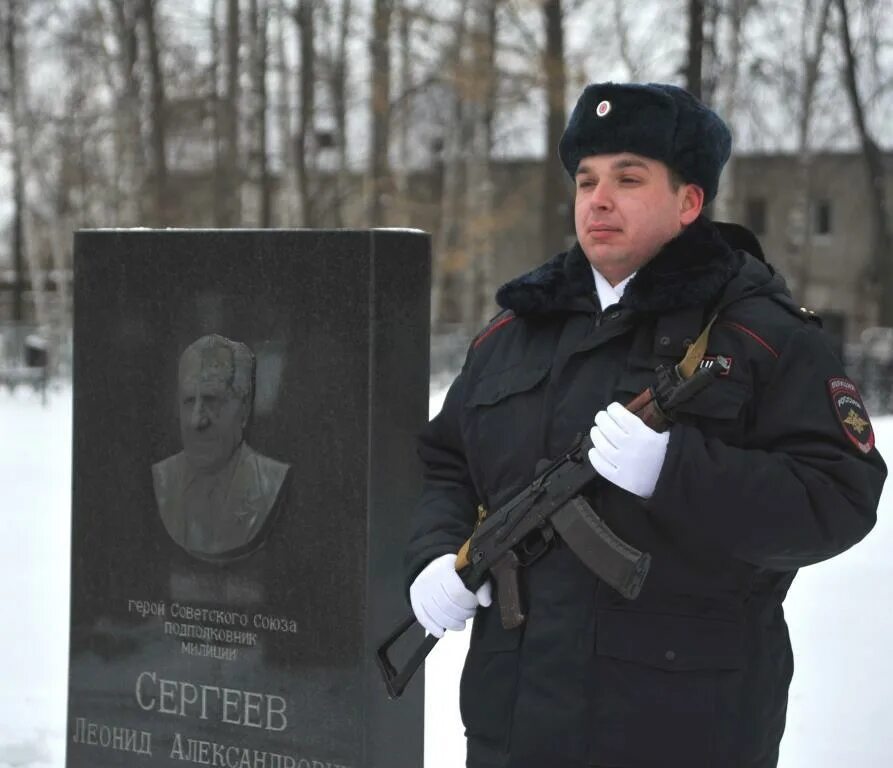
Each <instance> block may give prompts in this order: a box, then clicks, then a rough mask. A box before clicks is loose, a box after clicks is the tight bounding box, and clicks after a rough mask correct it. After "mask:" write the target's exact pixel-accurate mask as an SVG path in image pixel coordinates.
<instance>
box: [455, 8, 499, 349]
mask: <svg viewBox="0 0 893 768" xmlns="http://www.w3.org/2000/svg"><path fill="white" fill-rule="evenodd" d="M499 2H500V0H486V1H485V0H480V2H478V3H477V4H476V6H475V10H474V12H473V14H472V18H471V34H470V36H469V38H470V43H471V50H472V53H471V69H472V72H473V74H474V77H473V79H472V80H471V82H470V83H469V91H468V102H469V103H468V120H469V125H470V141H469V146H468V152H467V171H466V179H467V183H468V191H467V195H466V212H465V217H466V221H467V226H468V228H469V237H468V250H469V256H470V260H471V261H470V264H469V267H468V268H467V269H466V270H465V273H466V286H465V291H464V295H465V297H466V306H465V308H464V311H463V317H464V318H465V320H466V322H467V323H468V325H469V328H470V330H471V331H472V332H473V331H474V329H475V328H478V327H480V325H481V324H482V323H485V322H486V321H487V319H488V317H489V315H490V314H492V311H491V306H492V305H491V301H492V296H493V294H494V293H495V292H496V286H495V285H494V263H493V262H494V259H495V253H494V250H495V243H494V237H493V235H494V227H495V221H494V210H493V209H494V201H493V192H494V190H493V178H492V174H491V168H490V160H491V157H490V155H491V153H492V148H493V110H494V106H493V105H494V103H495V101H496V60H495V57H496V10H497V7H498V5H499Z"/></svg>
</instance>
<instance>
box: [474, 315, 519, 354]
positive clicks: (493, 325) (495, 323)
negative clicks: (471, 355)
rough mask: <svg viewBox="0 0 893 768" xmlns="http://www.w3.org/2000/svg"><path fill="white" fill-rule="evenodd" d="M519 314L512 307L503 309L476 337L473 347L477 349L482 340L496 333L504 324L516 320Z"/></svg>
mask: <svg viewBox="0 0 893 768" xmlns="http://www.w3.org/2000/svg"><path fill="white" fill-rule="evenodd" d="M516 317H517V315H516V314H515V313H514V312H512V311H511V310H510V309H506V310H503V311H502V312H500V313H499V314H498V315H496V317H494V318H493V319H492V320H491V321H490V322H489V323H488V324H487V326H486V327H485V328H484V330H482V331H481V332H480V333H479V334H478V335H477V336H476V337H475V339H474V341H473V342H472V344H471V346H472V349H477V348H478V346H479V345H480V344H481V342H482V341H483V340H484V339H486V338H487V337H488V336H489V335H490V334H491V333H495V332H496V331H498V330H499V329H500V328H502V327H503V326H504V325H507V324H508V323H510V322H511V321H512V320H514V319H515V318H516Z"/></svg>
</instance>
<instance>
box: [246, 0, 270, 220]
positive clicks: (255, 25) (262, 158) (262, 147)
mask: <svg viewBox="0 0 893 768" xmlns="http://www.w3.org/2000/svg"><path fill="white" fill-rule="evenodd" d="M248 18H249V21H250V24H249V26H250V33H251V97H252V98H251V101H252V110H251V136H252V138H253V140H254V142H253V147H252V157H251V165H252V176H253V180H254V182H255V185H256V186H257V191H258V198H259V203H260V205H259V206H258V225H259V226H261V227H264V228H266V227H269V226H270V225H271V223H272V182H271V178H270V168H269V162H268V157H267V52H268V44H267V27H268V20H269V8H268V7H267V3H266V2H265V0H249V6H248Z"/></svg>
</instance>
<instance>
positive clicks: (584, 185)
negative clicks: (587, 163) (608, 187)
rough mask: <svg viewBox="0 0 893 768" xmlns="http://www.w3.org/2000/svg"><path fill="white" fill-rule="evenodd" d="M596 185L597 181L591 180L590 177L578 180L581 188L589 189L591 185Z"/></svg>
mask: <svg viewBox="0 0 893 768" xmlns="http://www.w3.org/2000/svg"><path fill="white" fill-rule="evenodd" d="M594 186H595V183H594V182H592V181H590V180H589V179H586V180H584V181H579V182H577V187H578V188H580V189H588V188H589V187H594Z"/></svg>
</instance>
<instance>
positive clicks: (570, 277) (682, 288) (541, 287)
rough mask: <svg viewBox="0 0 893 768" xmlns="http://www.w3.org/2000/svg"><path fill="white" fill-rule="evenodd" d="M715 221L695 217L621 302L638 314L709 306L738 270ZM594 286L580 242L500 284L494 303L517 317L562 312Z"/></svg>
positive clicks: (733, 253) (640, 273) (628, 288)
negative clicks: (638, 312)
mask: <svg viewBox="0 0 893 768" xmlns="http://www.w3.org/2000/svg"><path fill="white" fill-rule="evenodd" d="M742 262H743V256H742V255H741V254H740V253H738V252H736V251H733V250H732V249H731V248H730V247H729V246H728V245H727V244H726V242H725V241H724V240H723V238H722V237H721V235H720V233H719V230H717V228H716V227H715V226H714V224H713V223H712V222H711V221H709V220H708V219H706V218H704V217H703V216H701V217H699V218H698V219H696V220H695V221H694V222H693V223H692V224H691V225H690V226H688V227H687V228H686V229H684V230H683V231H682V232H681V233H680V234H679V235H678V236H677V237H676V238H674V239H673V240H671V241H670V242H668V243H667V244H666V245H664V247H663V248H661V250H660V251H658V253H657V255H656V256H655V257H654V258H653V259H651V261H649V262H648V263H647V264H646V265H645V266H644V267H642V268H641V269H640V270H639V271H638V272H637V273H636V275H635V276H634V277H633V279H632V280H630V281H629V284H628V285H627V286H626V291H625V292H624V294H623V299H622V303H623V304H625V305H626V306H628V307H631V308H632V309H635V310H638V311H640V312H655V313H657V312H668V311H672V310H676V309H682V308H684V307H694V306H702V305H708V304H710V303H711V302H713V301H714V300H716V299H717V298H718V297H719V294H720V293H721V292H722V289H723V288H724V287H725V285H726V283H728V281H729V280H731V279H732V277H734V276H735V274H736V273H737V272H738V270H739V269H740V268H741V264H742ZM594 290H595V280H594V279H593V276H592V268H591V267H590V264H589V261H588V260H587V259H586V255H585V254H584V253H583V250H582V248H580V245H579V243H576V244H574V247H573V248H571V249H570V250H569V251H567V252H566V253H560V254H558V256H556V257H555V258H553V259H551V260H550V261H548V262H546V263H545V264H543V265H542V266H540V267H537V268H536V269H535V270H533V271H532V272H528V273H526V274H524V275H521V276H520V277H517V278H515V279H514V280H511V281H509V282H508V283H506V284H505V285H503V286H502V287H501V288H500V289H499V291H497V293H496V301H497V302H498V304H499V306H501V307H502V308H504V309H510V310H512V311H513V312H514V313H515V314H517V315H546V314H551V313H553V312H560V311H566V310H567V309H569V308H570V304H571V303H572V302H573V301H574V300H575V299H577V298H581V297H588V296H591V295H592V292H593V291H594Z"/></svg>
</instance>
